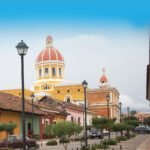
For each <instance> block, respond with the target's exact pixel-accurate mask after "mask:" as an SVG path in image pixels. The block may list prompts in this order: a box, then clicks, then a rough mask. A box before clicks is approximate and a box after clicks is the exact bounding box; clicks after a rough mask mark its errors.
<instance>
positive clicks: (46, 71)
mask: <svg viewBox="0 0 150 150" xmlns="http://www.w3.org/2000/svg"><path fill="white" fill-rule="evenodd" d="M47 75H48V68H45V76H47Z"/></svg>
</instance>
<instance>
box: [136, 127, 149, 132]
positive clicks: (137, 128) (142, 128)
mask: <svg viewBox="0 0 150 150" xmlns="http://www.w3.org/2000/svg"><path fill="white" fill-rule="evenodd" d="M134 131H135V132H137V133H148V134H150V127H146V126H138V127H136V128H135V129H134Z"/></svg>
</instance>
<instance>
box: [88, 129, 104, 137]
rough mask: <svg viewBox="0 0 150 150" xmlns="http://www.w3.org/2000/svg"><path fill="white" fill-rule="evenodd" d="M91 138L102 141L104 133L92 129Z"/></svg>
mask: <svg viewBox="0 0 150 150" xmlns="http://www.w3.org/2000/svg"><path fill="white" fill-rule="evenodd" d="M89 136H90V138H100V139H102V138H103V137H104V135H103V132H101V131H100V130H97V129H95V128H91V131H90V134H89Z"/></svg>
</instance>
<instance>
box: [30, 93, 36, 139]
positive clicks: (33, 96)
mask: <svg viewBox="0 0 150 150" xmlns="http://www.w3.org/2000/svg"><path fill="white" fill-rule="evenodd" d="M34 98H35V95H34V94H33V93H32V94H31V100H32V129H31V130H32V138H33V135H34V131H33V101H34Z"/></svg>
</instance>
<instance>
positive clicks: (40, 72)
mask: <svg viewBox="0 0 150 150" xmlns="http://www.w3.org/2000/svg"><path fill="white" fill-rule="evenodd" d="M41 76H42V70H41V69H39V77H41Z"/></svg>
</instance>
